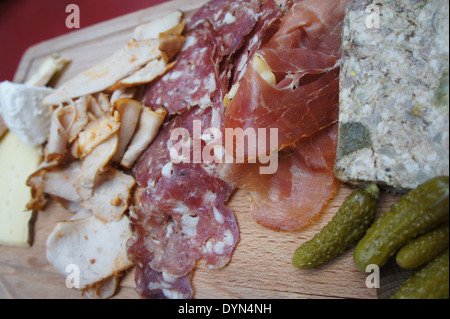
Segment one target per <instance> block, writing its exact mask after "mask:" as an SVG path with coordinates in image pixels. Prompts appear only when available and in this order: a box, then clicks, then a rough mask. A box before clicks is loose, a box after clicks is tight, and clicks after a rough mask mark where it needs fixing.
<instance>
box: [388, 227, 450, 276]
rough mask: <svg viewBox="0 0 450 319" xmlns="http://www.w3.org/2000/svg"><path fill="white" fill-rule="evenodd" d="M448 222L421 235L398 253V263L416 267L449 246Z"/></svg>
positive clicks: (405, 266) (401, 265)
mask: <svg viewBox="0 0 450 319" xmlns="http://www.w3.org/2000/svg"><path fill="white" fill-rule="evenodd" d="M448 232H449V227H448V223H445V224H443V225H441V226H439V227H437V228H436V229H434V230H432V231H430V232H428V233H426V234H424V235H422V236H419V237H418V238H416V239H414V240H413V241H412V242H410V243H409V244H407V245H406V246H404V247H403V248H402V249H400V251H399V252H398V253H397V258H396V261H397V264H398V265H399V266H400V267H401V268H403V269H407V270H411V269H416V268H419V267H421V266H423V265H424V264H426V263H427V262H429V261H430V260H432V259H434V258H435V257H436V256H437V255H439V254H440V253H442V252H443V251H444V250H445V249H446V248H448V244H449V243H448Z"/></svg>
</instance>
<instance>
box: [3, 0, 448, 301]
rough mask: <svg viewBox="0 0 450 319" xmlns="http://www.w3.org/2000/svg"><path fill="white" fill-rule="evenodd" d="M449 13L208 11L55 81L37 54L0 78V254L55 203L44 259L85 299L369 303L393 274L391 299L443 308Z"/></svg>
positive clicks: (405, 1)
mask: <svg viewBox="0 0 450 319" xmlns="http://www.w3.org/2000/svg"><path fill="white" fill-rule="evenodd" d="M443 6H444V7H445V6H446V7H447V8H446V9H445V8H444V9H443V8H442V7H443ZM448 6H449V3H448V1H438V0H431V1H422V0H395V1H388V0H385V1H372V0H337V1H336V0H333V1H330V0H288V1H281V0H276V1H275V0H211V1H208V2H206V3H205V2H202V4H201V5H199V6H198V8H197V9H196V10H194V11H193V12H190V13H189V14H188V13H187V12H184V11H183V10H176V9H174V10H173V11H171V12H169V13H166V14H164V15H160V16H158V17H157V18H155V19H154V20H152V21H150V22H148V23H143V24H140V25H138V26H136V27H134V28H133V32H131V34H130V35H129V38H128V40H127V41H126V42H125V43H122V44H121V46H120V48H119V49H118V50H117V51H115V52H113V53H112V54H111V55H109V56H108V57H107V58H105V59H103V60H101V61H93V62H94V64H93V65H92V66H90V67H89V68H86V69H83V70H79V72H77V74H76V75H74V76H73V77H71V78H70V79H67V80H66V81H64V82H61V81H58V80H57V77H58V76H60V74H61V73H64V72H65V68H67V65H69V64H71V63H73V62H70V57H65V56H57V55H53V56H50V57H48V58H47V59H46V60H45V62H44V63H43V64H42V65H41V67H40V68H39V69H38V70H37V71H36V72H35V73H33V75H32V76H29V78H28V79H27V80H26V82H25V83H12V82H6V81H5V82H3V83H1V84H0V110H1V123H0V124H1V126H0V128H1V132H0V133H1V134H2V136H3V137H1V138H2V140H1V141H0V162H1V163H2V165H1V167H11V170H8V172H6V170H5V171H2V172H1V173H0V178H1V182H2V186H1V187H2V194H11V195H10V196H8V197H7V198H6V197H2V200H1V204H2V208H1V210H2V211H1V213H0V220H1V225H0V229H1V234H0V244H2V245H4V246H5V247H6V246H8V247H11V246H14V247H18V246H22V247H25V248H22V249H31V248H33V245H35V244H34V243H33V236H40V235H39V234H38V233H37V231H38V230H39V229H37V228H36V227H35V225H34V224H35V223H37V222H38V221H39V219H40V218H41V217H40V216H41V215H43V214H46V213H47V210H49V209H53V208H52V207H54V206H56V205H57V206H58V207H59V209H60V210H64V214H63V213H61V214H60V215H58V217H56V218H55V219H54V221H53V223H52V224H48V223H47V225H46V227H48V228H49V229H48V235H46V238H45V241H44V243H43V247H42V248H43V249H42V250H43V253H44V254H45V256H42V258H43V259H45V261H46V264H45V267H48V268H50V269H52V270H54V272H55V273H56V278H60V280H61V285H62V286H67V288H74V287H75V289H76V291H77V293H78V294H79V295H80V296H83V297H90V298H101V299H106V298H113V297H117V296H119V297H120V296H121V293H122V291H121V290H122V288H123V286H124V281H125V282H127V283H131V284H130V286H132V289H131V290H130V292H129V293H128V295H127V297H129V298H148V299H161V298H162V299H191V298H208V297H210V298H211V297H212V298H214V297H218V296H224V295H225V296H227V297H230V296H231V297H237V298H246V297H250V298H255V297H256V298H259V297H261V298H274V297H275V298H281V297H285V298H308V296H309V297H312V296H314V297H316V298H318V297H319V298H320V297H331V298H333V297H342V298H368V297H371V298H373V297H376V294H377V293H376V289H373V288H378V289H379V288H380V285H379V281H380V280H379V278H375V281H374V283H373V284H374V285H375V287H372V289H371V285H370V284H371V283H368V281H366V278H367V277H368V276H369V275H370V274H372V271H375V272H374V273H375V274H377V273H378V274H379V270H380V269H381V272H383V269H385V268H383V267H386V265H389V263H391V264H392V263H394V264H395V266H396V267H398V268H399V269H402V270H403V271H405V272H408V275H407V276H406V275H405V279H406V280H404V282H402V283H399V286H398V287H396V289H395V291H392V292H391V293H390V295H389V296H388V297H391V298H407V299H408V298H419V299H423V298H448V291H449V289H448V273H449V271H448V243H449V240H448V227H449V226H448V215H449V209H448V205H449V199H448V197H449V191H448V183H449V181H448V179H449V177H448V175H449V122H448V115H449V102H448V101H449V100H448V97H449V84H448V83H449V82H448V77H449V60H448V58H449V49H448V41H449V40H448V20H449V14H448ZM55 79H56V80H55ZM55 82H56V84H55ZM11 152H16V153H18V154H19V153H20V154H21V156H18V157H19V158H21V160H17V159H12V158H11V156H8V155H9V154H10V153H11ZM19 172H20V174H19ZM9 179H11V180H16V181H17V185H16V184H14V183H5V182H4V181H6V180H9ZM239 205H241V206H245V209H244V210H245V212H244V211H243V209H242V207H239ZM49 207H50V208H49ZM16 211H20V213H22V212H23V211H26V214H19V213H17V212H16ZM255 229H256V231H255ZM33 231H35V233H34V234H33ZM259 234H264V238H262V236H259ZM266 242H269V243H271V244H270V245H273V246H270V247H272V249H270V247H269V248H267V249H265V247H261V246H264V244H265V243H266ZM274 243H275V244H274ZM30 247H31V248H30ZM274 247H276V249H280V247H281V248H282V249H285V251H283V250H279V251H277V250H273V248H274ZM292 247H295V249H291V248H292ZM3 248H4V247H0V249H3ZM10 251H11V250H10ZM243 252H245V253H248V254H247V256H245V254H244V253H243ZM2 253H3V252H2V251H1V250H0V254H2ZM6 253H7V251H6V250H5V256H6ZM255 259H261V260H263V261H258V260H255ZM5 260H6V261H3V259H2V264H3V262H4V264H5V265H7V264H8V261H7V258H5ZM258 264H261V265H266V264H273V266H272V268H271V269H270V270H269V271H265V270H264V269H262V268H259V270H258V271H261V272H262V273H261V274H260V276H261V278H262V279H261V282H260V283H255V284H253V283H247V282H245V280H246V278H247V279H248V280H250V277H251V278H253V279H254V278H258V276H256V277H255V275H254V274H253V275H252V274H251V273H252V272H254V271H253V270H252V267H255V266H256V265H258ZM234 265H238V266H236V268H233V267H234ZM281 268H282V269H287V270H286V271H285V272H284V273H283V274H281V275H280V277H281V278H282V279H284V280H285V281H281V282H279V281H278V280H277V279H276V276H277V275H276V272H277V271H278V269H281ZM230 269H231V270H230ZM327 269H328V272H327ZM343 269H345V271H344V270H343ZM377 271H378V272H377ZM273 272H275V273H274V274H273V275H272V273H273ZM280 272H281V271H280ZM339 272H342V273H343V274H345V275H346V276H347V277H344V278H335V277H334V276H333V274H335V273H339ZM264 273H266V274H264ZM269 273H270V274H269ZM233 274H234V275H236V276H235V277H233ZM287 274H288V275H287ZM0 275H2V273H0ZM5 276H6V275H5ZM58 276H59V277H58ZM0 278H1V277H0ZM211 278H213V279H211ZM236 278H241V280H242V281H239V279H236ZM289 281H291V283H289ZM0 283H1V284H2V285H1V286H0V288H1V287H3V289H0V292H2V291H5V293H7V291H8V281H7V280H6V279H5V281H2V280H0ZM222 284H223V287H222ZM296 284H300V285H304V287H305V288H303V290H301V293H299V292H298V290H296V289H298V288H294V287H293V286H295V285H296ZM208 285H211V286H213V288H209V286H208ZM234 285H237V286H239V285H241V290H242V292H240V293H236V294H233V292H231V291H232V287H233V286H234ZM245 285H248V286H245ZM346 286H347V287H346ZM350 286H351V287H350ZM261 287H272V288H270V289H269V288H261ZM310 287H312V290H309V288H310ZM317 287H324V288H323V290H321V288H317ZM64 288H65V289H66V287H64ZM197 288H198V289H197ZM333 288H334V289H335V291H330V290H333ZM208 289H211V291H214V292H216V290H219V291H220V290H221V291H223V292H224V293H223V294H217V295H214V294H212V295H211V294H209V293H208V292H209V291H208ZM258 289H259V290H258ZM264 289H266V291H265V292H264V293H261V291H264ZM257 290H258V291H259V292H256V291H257ZM244 291H245V292H244ZM274 291H278V292H280V291H281V292H282V293H281V294H280V293H278V294H275V293H274ZM319 291H321V292H319ZM324 291H326V292H324ZM349 291H350V292H349ZM246 293H248V295H245V294H246Z"/></svg>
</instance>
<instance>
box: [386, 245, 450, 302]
mask: <svg viewBox="0 0 450 319" xmlns="http://www.w3.org/2000/svg"><path fill="white" fill-rule="evenodd" d="M448 258H449V250H448V249H447V250H446V251H445V252H443V253H441V254H440V255H439V256H438V257H436V258H435V259H433V260H432V261H430V262H429V263H428V264H426V265H425V266H423V267H422V268H421V269H420V270H418V271H416V272H415V273H414V274H413V275H412V276H411V277H409V278H408V279H406V281H405V282H403V284H402V285H401V286H400V288H399V290H398V291H397V292H396V293H395V294H394V295H393V296H392V297H391V299H448V298H449V283H448V280H449V278H448V275H449V268H448V263H449V261H448Z"/></svg>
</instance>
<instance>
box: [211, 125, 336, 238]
mask: <svg viewBox="0 0 450 319" xmlns="http://www.w3.org/2000/svg"><path fill="white" fill-rule="evenodd" d="M337 134H338V125H337V124H334V125H332V126H330V127H328V128H325V129H323V130H321V131H319V132H318V133H316V134H314V135H313V136H311V137H307V138H304V139H302V140H300V141H299V142H297V143H296V144H294V145H292V146H290V147H289V148H287V149H286V150H285V151H284V152H283V153H281V154H280V158H279V161H278V171H277V173H276V174H274V175H261V174H259V165H258V164H226V165H223V166H221V167H220V169H219V174H220V176H221V177H222V178H223V179H225V180H227V181H229V182H231V183H232V184H233V185H235V186H236V187H239V188H242V189H245V190H248V191H249V192H250V198H251V213H252V215H253V216H254V218H255V219H256V220H257V221H258V222H259V223H260V224H262V225H264V226H266V227H268V228H271V229H274V230H277V231H298V230H302V229H304V228H305V227H306V226H308V225H309V224H310V223H311V222H313V221H314V220H315V219H316V218H317V217H318V216H319V215H320V212H321V211H322V210H323V209H324V207H325V206H326V204H327V203H328V202H329V200H330V199H331V198H332V197H333V196H334V194H335V193H336V191H337V186H338V182H337V180H336V179H335V178H334V174H333V167H334V160H335V157H336V149H337Z"/></svg>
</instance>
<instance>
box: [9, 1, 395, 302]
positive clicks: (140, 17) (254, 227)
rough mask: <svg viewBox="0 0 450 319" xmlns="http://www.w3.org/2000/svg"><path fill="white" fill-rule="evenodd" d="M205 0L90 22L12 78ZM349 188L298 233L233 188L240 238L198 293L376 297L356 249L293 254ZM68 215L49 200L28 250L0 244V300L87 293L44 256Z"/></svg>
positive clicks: (127, 281)
mask: <svg viewBox="0 0 450 319" xmlns="http://www.w3.org/2000/svg"><path fill="white" fill-rule="evenodd" d="M205 2H206V1H205V0H189V1H186V0H177V1H173V2H167V3H164V4H162V5H159V6H156V7H152V8H148V9H145V10H141V11H138V12H135V13H132V14H128V15H125V16H123V17H120V18H117V19H114V20H110V21H107V22H104V23H101V24H98V25H95V26H92V27H88V28H85V29H81V30H79V31H76V32H73V33H70V34H68V35H65V36H61V37H58V38H55V39H53V40H49V41H46V42H43V43H40V44H37V45H35V46H33V47H31V48H30V49H29V50H28V51H27V52H26V53H25V55H24V56H23V58H22V61H21V63H20V65H19V67H18V70H17V73H16V76H15V79H14V81H15V82H24V81H25V80H26V79H27V78H28V77H29V75H30V74H32V73H33V71H35V70H36V68H37V67H38V66H39V65H40V63H41V62H42V61H43V60H44V59H45V58H46V57H47V56H48V55H51V54H53V53H55V52H57V53H59V54H60V55H62V56H64V57H68V58H70V59H72V63H71V65H70V66H69V67H68V68H67V70H66V71H65V72H64V73H63V75H62V77H61V78H60V79H58V81H57V83H56V86H58V85H60V84H61V83H64V82H65V81H66V80H68V79H70V78H71V77H73V76H74V75H75V74H77V73H78V72H80V71H83V70H85V69H87V68H88V67H90V66H92V65H94V64H96V63H98V62H100V61H101V60H103V59H104V58H106V57H107V56H109V55H111V54H112V53H114V52H115V51H116V50H117V49H118V48H120V47H121V46H122V45H123V44H124V43H125V42H126V41H128V40H129V39H131V36H132V32H133V29H134V28H135V27H136V26H137V25H139V24H142V23H145V22H148V21H151V20H153V19H155V18H157V17H159V16H161V15H164V14H167V13H170V12H172V11H173V10H175V9H179V10H182V11H184V12H185V13H186V15H187V16H190V15H192V13H193V12H195V10H196V9H198V8H199V7H200V6H201V5H203V4H204V3H205ZM351 191H352V189H351V188H350V187H348V186H346V185H341V186H340V188H339V191H338V193H337V195H336V197H335V198H334V199H333V200H332V201H331V202H330V203H329V205H328V207H327V208H326V211H325V212H324V213H323V214H322V215H321V217H320V219H319V220H318V221H317V222H315V223H314V224H313V225H312V226H311V227H309V228H308V229H307V230H305V231H302V232H297V233H283V232H275V231H272V230H269V229H266V228H264V227H262V226H260V225H259V224H257V223H256V222H255V221H254V219H253V218H252V216H251V214H250V213H249V207H250V202H249V200H248V197H247V194H246V192H243V191H237V192H236V193H235V194H234V196H233V197H232V199H231V200H230V202H229V207H230V208H231V209H232V210H233V211H234V213H235V214H236V217H237V219H238V223H239V228H240V231H241V241H240V243H239V245H238V247H237V249H236V252H235V254H234V256H233V258H232V261H231V262H230V264H229V265H228V266H227V267H225V268H224V269H222V270H210V269H208V268H207V267H206V266H205V263H203V262H200V263H199V264H198V267H197V269H196V270H195V274H194V278H193V286H194V289H195V298H201V299H208V298H211V299H222V298H226V299H229V298H246V299H293V298H302V299H303V298H362V299H373V298H376V297H377V291H376V290H375V289H368V288H367V287H366V278H367V275H368V274H363V273H360V272H358V271H357V270H356V269H355V267H354V265H353V249H349V250H348V251H347V252H346V253H345V254H344V255H342V256H340V257H339V258H337V259H336V260H334V261H332V262H329V263H327V264H325V265H322V266H320V267H319V268H317V269H315V270H309V271H302V270H299V269H297V268H295V267H294V266H292V264H291V258H292V255H293V253H294V251H295V250H296V248H297V247H299V246H300V245H301V244H302V243H304V242H305V241H307V240H310V239H311V238H312V237H313V236H314V235H315V234H316V233H318V232H319V231H320V230H321V229H322V228H323V227H324V226H325V225H326V224H327V223H328V222H329V221H330V220H331V219H332V218H333V216H334V215H335V213H336V212H337V211H338V209H339V207H340V206H341V204H342V203H343V201H344V199H345V198H346V197H347V196H348V195H349V194H350V192H351ZM396 200H398V198H397V197H394V196H390V195H387V194H383V195H382V197H381V201H380V205H379V213H382V212H384V211H386V210H387V209H388V208H389V207H390V206H391V205H392V204H393V203H394V202H395V201H396ZM69 217H70V214H69V213H68V212H67V211H65V210H64V209H62V208H61V207H60V206H59V205H58V204H56V203H51V204H50V205H49V206H48V207H47V208H46V210H45V211H42V212H39V213H37V214H36V220H35V224H34V243H33V246H32V247H31V248H14V247H0V298H55V299H58V298H84V297H83V296H82V294H81V293H80V292H79V291H77V290H73V289H68V288H66V286H65V277H64V275H62V274H60V273H58V272H57V271H56V270H55V269H54V268H53V266H52V265H50V264H49V263H48V262H47V259H46V256H45V243H46V240H47V237H48V235H49V233H50V232H51V231H52V229H53V228H54V227H55V224H56V223H57V222H58V221H62V220H66V219H68V218H69ZM115 298H139V296H138V294H137V293H136V292H135V285H134V270H133V269H131V270H130V271H129V272H127V273H126V274H125V276H124V277H123V279H122V281H121V288H120V291H119V293H118V294H117V295H116V296H115Z"/></svg>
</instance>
